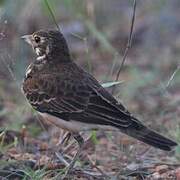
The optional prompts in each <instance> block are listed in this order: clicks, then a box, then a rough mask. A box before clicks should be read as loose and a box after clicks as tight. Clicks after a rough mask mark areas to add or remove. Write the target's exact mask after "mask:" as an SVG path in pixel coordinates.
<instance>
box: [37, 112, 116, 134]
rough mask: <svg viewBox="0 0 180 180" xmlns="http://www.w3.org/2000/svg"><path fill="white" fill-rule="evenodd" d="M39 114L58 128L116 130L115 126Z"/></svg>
mask: <svg viewBox="0 0 180 180" xmlns="http://www.w3.org/2000/svg"><path fill="white" fill-rule="evenodd" d="M39 114H40V115H41V116H42V117H43V118H44V119H45V120H47V121H48V122H50V123H51V124H54V125H55V126H57V127H59V128H62V129H65V130H68V131H71V132H80V131H89V130H98V129H104V130H110V131H112V130H117V128H115V127H112V126H105V125H98V124H87V123H82V122H78V121H73V120H71V121H66V120H62V119H60V118H57V117H55V116H52V115H50V114H47V113H39Z"/></svg>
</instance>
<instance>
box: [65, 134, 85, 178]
mask: <svg viewBox="0 0 180 180" xmlns="http://www.w3.org/2000/svg"><path fill="white" fill-rule="evenodd" d="M71 135H72V136H73V137H74V139H75V140H76V141H77V142H78V145H79V149H78V151H77V152H76V154H75V156H74V157H73V160H72V161H71V163H70V164H69V166H68V168H67V171H66V173H65V176H66V175H68V174H69V173H70V172H71V170H72V168H73V167H74V164H75V162H76V161H77V159H78V158H79V155H80V153H81V151H82V148H83V144H84V139H83V138H82V136H81V135H80V134H79V133H72V134H71Z"/></svg>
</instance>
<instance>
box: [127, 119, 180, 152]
mask: <svg viewBox="0 0 180 180" xmlns="http://www.w3.org/2000/svg"><path fill="white" fill-rule="evenodd" d="M126 133H127V134H128V135H129V136H132V137H134V138H136V139H138V140H140V141H142V142H144V143H146V144H149V145H151V146H154V147H156V148H159V149H162V150H165V151H171V150H172V149H173V148H174V147H175V146H177V143H176V142H174V141H172V140H170V139H168V138H166V137H164V136H162V135H160V134H159V133H157V132H155V131H153V130H151V129H149V128H147V127H146V126H144V125H143V124H142V123H140V122H139V121H136V120H135V121H134V122H133V124H132V126H131V128H128V131H126Z"/></svg>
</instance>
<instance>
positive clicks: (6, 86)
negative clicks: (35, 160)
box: [0, 0, 180, 164]
mask: <svg viewBox="0 0 180 180" xmlns="http://www.w3.org/2000/svg"><path fill="white" fill-rule="evenodd" d="M49 5H50V7H51V8H52V10H53V13H54V15H55V18H56V21H57V23H58V25H59V27H60V29H61V30H62V32H63V34H64V35H65V37H66V39H67V41H68V44H69V47H70V49H71V54H72V57H73V59H74V60H75V61H76V62H77V63H78V64H79V65H81V66H82V67H83V68H85V69H86V70H87V71H89V72H91V73H92V74H93V75H94V76H95V77H96V78H97V79H98V80H99V81H100V82H101V83H105V82H109V81H114V79H115V77H116V74H117V71H118V69H119V66H120V64H121V61H122V56H123V52H124V49H125V47H126V43H127V40H128V35H129V31H130V23H131V15H132V7H133V1H132V0H98V1H96V0H53V1H52V0H51V1H49ZM179 12H180V1H179V0H171V1H168V0H156V1H148V0H146V1H144V0H137V9H136V20H135V24H134V31H133V41H132V48H131V49H130V51H129V54H128V57H127V59H126V62H125V65H124V67H123V70H122V72H121V74H120V78H119V80H120V81H123V83H121V84H120V85H118V86H117V87H116V92H115V93H114V96H116V97H117V98H118V99H119V100H120V101H122V102H123V103H124V104H125V105H126V106H127V107H128V108H129V109H130V110H131V112H133V113H134V114H135V115H136V116H137V117H139V118H140V119H142V121H144V122H145V123H146V124H147V125H149V126H151V127H152V128H154V129H156V130H157V131H160V132H162V134H165V135H167V136H169V137H172V138H174V139H176V141H178V142H180V106H179V104H180V70H179V68H180V60H179V59H180V13H179ZM46 28H54V29H56V28H57V27H56V25H55V23H54V21H53V18H52V16H51V14H50V11H49V9H48V7H47V4H46V3H45V1H44V0H28V1H24V0H1V1H0V127H2V128H4V129H5V130H15V131H22V129H23V128H24V127H25V128H27V129H28V133H30V134H31V135H32V136H34V137H38V138H40V139H43V138H45V137H46V138H45V139H46V140H47V142H49V141H50V140H49V139H48V138H47V134H48V133H47V132H51V133H50V135H48V136H51V135H52V132H54V131H55V130H54V127H51V128H50V127H46V131H45V130H44V128H42V122H40V121H39V120H37V119H38V118H37V114H36V113H35V112H34V111H33V110H32V109H31V107H30V106H29V105H28V103H27V102H26V100H25V98H24V96H23V94H22V93H21V90H20V86H21V82H22V79H23V77H24V74H25V69H26V68H27V66H28V64H29V63H30V62H32V61H33V60H34V59H35V55H34V54H33V52H32V50H31V49H30V47H29V46H28V45H26V44H25V43H24V42H22V41H21V39H20V36H22V35H24V34H29V33H33V32H34V31H37V30H39V29H46ZM109 90H110V91H111V89H110V88H109ZM44 126H45V125H44ZM56 131H58V130H56ZM2 132H3V131H2ZM44 136H45V137H44ZM109 136H110V138H111V139H112V140H113V142H115V143H116V144H118V145H119V146H120V144H121V143H120V142H121V140H122V139H123V136H121V135H117V133H114V134H113V133H112V134H111V133H108V137H109ZM110 141H111V140H110ZM12 146H14V143H13V144H12ZM12 146H11V147H12ZM128 146H129V147H130V145H129V144H128ZM134 146H138V145H135V144H134ZM98 148H99V149H100V148H101V147H100V146H99V147H97V151H98ZM1 149H2V150H1ZM0 150H1V151H3V148H2V146H1V147H0ZM100 150H101V149H100ZM100 150H99V151H100ZM96 153H97V154H98V152H96ZM173 156H174V157H175V158H180V147H178V148H177V149H176V153H175V154H173ZM111 160H112V159H111ZM108 161H109V160H108ZM102 164H103V163H102Z"/></svg>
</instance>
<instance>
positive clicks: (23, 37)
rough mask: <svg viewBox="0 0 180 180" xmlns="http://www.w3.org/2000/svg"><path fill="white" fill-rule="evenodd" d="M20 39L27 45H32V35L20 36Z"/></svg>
mask: <svg viewBox="0 0 180 180" xmlns="http://www.w3.org/2000/svg"><path fill="white" fill-rule="evenodd" d="M21 39H23V40H25V41H26V42H27V43H28V44H31V45H32V35H24V36H21Z"/></svg>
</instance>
